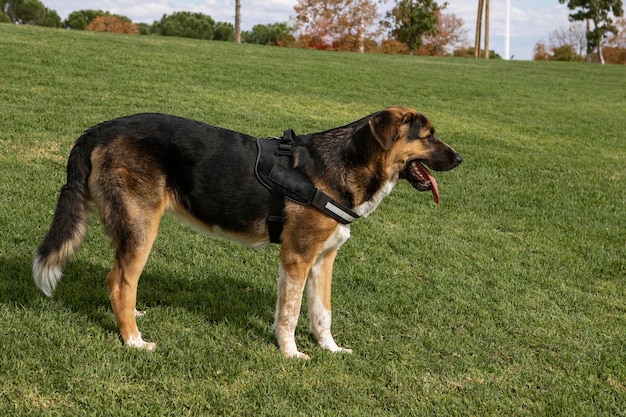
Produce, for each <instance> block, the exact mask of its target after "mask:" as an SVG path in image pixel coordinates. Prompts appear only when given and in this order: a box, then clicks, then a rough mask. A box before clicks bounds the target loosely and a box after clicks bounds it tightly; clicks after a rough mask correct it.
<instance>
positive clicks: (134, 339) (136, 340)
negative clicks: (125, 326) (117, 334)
mask: <svg viewBox="0 0 626 417" xmlns="http://www.w3.org/2000/svg"><path fill="white" fill-rule="evenodd" d="M126 346H130V347H134V348H137V349H144V350H154V349H155V348H156V344H155V343H150V342H145V341H144V340H143V339H142V338H141V335H139V336H131V337H130V338H129V339H128V340H127V341H126Z"/></svg>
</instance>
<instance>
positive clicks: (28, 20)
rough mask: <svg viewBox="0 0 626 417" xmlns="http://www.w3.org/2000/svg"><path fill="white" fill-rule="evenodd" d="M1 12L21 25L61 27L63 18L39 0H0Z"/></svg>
mask: <svg viewBox="0 0 626 417" xmlns="http://www.w3.org/2000/svg"><path fill="white" fill-rule="evenodd" d="M0 13H2V14H4V15H5V16H6V17H8V19H9V21H11V22H13V23H19V24H21V25H38V26H49V27H61V18H60V17H59V15H58V14H57V12H55V11H54V10H51V9H48V8H47V7H46V6H44V4H43V3H42V2H40V1H39V0H0Z"/></svg>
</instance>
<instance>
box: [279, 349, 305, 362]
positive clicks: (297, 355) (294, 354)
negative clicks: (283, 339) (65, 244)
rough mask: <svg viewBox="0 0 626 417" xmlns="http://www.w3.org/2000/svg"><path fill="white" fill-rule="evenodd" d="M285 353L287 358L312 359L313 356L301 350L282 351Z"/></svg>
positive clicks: (284, 355)
mask: <svg viewBox="0 0 626 417" xmlns="http://www.w3.org/2000/svg"><path fill="white" fill-rule="evenodd" d="M282 353H283V357H285V358H287V359H292V358H294V359H305V360H306V359H311V357H310V356H309V355H307V354H306V353H302V352H299V351H297V350H296V351H294V352H282Z"/></svg>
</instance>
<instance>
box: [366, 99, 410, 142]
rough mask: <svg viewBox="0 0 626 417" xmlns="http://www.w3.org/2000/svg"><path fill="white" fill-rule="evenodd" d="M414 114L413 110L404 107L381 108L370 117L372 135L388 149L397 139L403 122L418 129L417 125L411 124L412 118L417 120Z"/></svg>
mask: <svg viewBox="0 0 626 417" xmlns="http://www.w3.org/2000/svg"><path fill="white" fill-rule="evenodd" d="M416 115H417V113H416V112H415V110H411V109H405V108H404V107H390V108H388V109H385V110H382V111H380V112H378V113H376V114H374V115H373V116H372V117H370V120H369V125H370V129H371V131H372V136H374V139H376V140H377V141H378V143H379V144H380V146H382V148H383V149H384V150H388V149H389V148H390V147H391V145H392V144H393V143H394V142H395V141H396V139H398V136H399V134H400V129H401V128H402V127H403V126H404V125H405V124H408V126H407V127H409V128H410V129H411V130H413V129H415V128H417V129H418V130H419V126H417V127H414V126H413V124H414V123H413V121H414V119H415V120H417V118H415V117H414V116H416ZM418 123H419V122H418Z"/></svg>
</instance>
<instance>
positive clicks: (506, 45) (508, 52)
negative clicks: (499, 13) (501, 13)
mask: <svg viewBox="0 0 626 417" xmlns="http://www.w3.org/2000/svg"><path fill="white" fill-rule="evenodd" d="M510 44H511V0H506V23H505V29H504V59H507V60H508V59H511V50H510Z"/></svg>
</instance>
